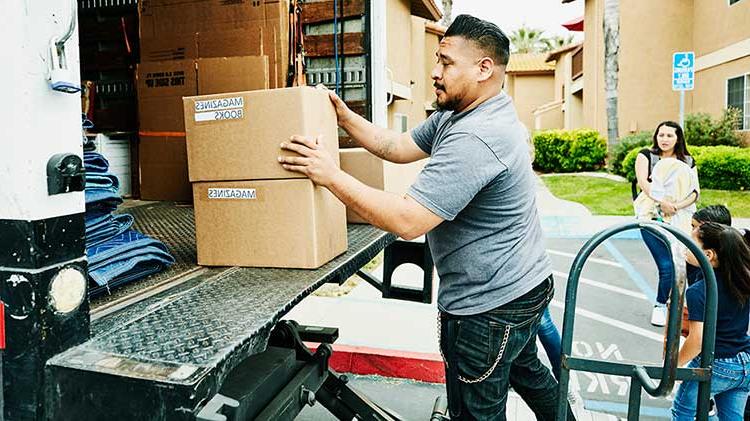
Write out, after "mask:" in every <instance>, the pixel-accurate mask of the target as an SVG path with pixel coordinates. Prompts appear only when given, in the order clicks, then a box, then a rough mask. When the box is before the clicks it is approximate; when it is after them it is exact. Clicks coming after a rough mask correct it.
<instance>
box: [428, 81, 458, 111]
mask: <svg viewBox="0 0 750 421" xmlns="http://www.w3.org/2000/svg"><path fill="white" fill-rule="evenodd" d="M432 86H434V87H435V88H438V89H440V90H441V91H443V92H444V93H445V97H446V99H445V101H444V102H443V103H442V104H441V103H440V102H439V101H438V99H437V97H436V98H435V102H433V103H432V106H433V107H434V108H435V110H437V111H454V110H455V109H456V108H457V107H458V103H459V101H460V100H459V98H457V97H449V96H448V92H447V91H446V90H445V87H444V86H442V85H437V84H433V85H432Z"/></svg>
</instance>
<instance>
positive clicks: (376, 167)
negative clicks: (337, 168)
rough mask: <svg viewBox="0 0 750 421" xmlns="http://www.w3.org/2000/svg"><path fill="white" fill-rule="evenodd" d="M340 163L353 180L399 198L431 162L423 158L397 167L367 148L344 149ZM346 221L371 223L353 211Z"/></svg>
mask: <svg viewBox="0 0 750 421" xmlns="http://www.w3.org/2000/svg"><path fill="white" fill-rule="evenodd" d="M340 160H341V169H342V170H343V171H344V172H346V173H348V174H350V175H351V176H352V177H354V178H356V179H357V180H359V181H361V182H362V183H364V184H367V185H368V186H370V187H373V188H376V189H378V190H384V191H387V192H390V193H396V194H398V195H404V194H406V191H407V190H408V189H409V187H410V186H411V185H412V184H413V183H414V181H415V180H416V179H417V175H418V174H419V172H420V171H421V170H422V168H424V166H425V164H426V163H427V160H426V159H423V160H420V161H416V162H412V163H409V164H394V163H392V162H388V161H384V160H382V159H380V158H378V157H377V156H375V155H373V154H371V153H370V152H367V150H366V149H364V148H350V149H341V151H340ZM346 219H347V221H348V222H350V223H353V224H364V223H367V221H365V220H364V219H362V217H361V216H359V215H357V213H356V212H354V211H353V210H351V209H349V208H347V209H346Z"/></svg>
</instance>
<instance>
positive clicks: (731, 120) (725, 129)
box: [685, 108, 742, 146]
mask: <svg viewBox="0 0 750 421" xmlns="http://www.w3.org/2000/svg"><path fill="white" fill-rule="evenodd" d="M740 115H741V114H740V110H738V109H736V108H728V109H726V110H724V112H723V113H722V115H721V117H719V118H718V119H714V118H712V117H711V116H710V115H709V114H705V113H697V114H688V115H687V117H685V141H686V142H687V144H688V146H719V145H727V146H741V145H742V138H741V137H740V135H739V134H738V133H737V132H736V130H737V122H738V121H739V119H740Z"/></svg>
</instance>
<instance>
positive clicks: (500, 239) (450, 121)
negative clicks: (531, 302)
mask: <svg viewBox="0 0 750 421" xmlns="http://www.w3.org/2000/svg"><path fill="white" fill-rule="evenodd" d="M411 135H412V138H413V139H414V141H415V142H416V144H417V145H418V146H419V147H420V148H421V149H422V150H423V151H425V152H426V153H428V154H429V155H430V160H429V162H428V163H427V165H426V166H425V167H424V169H423V170H422V172H421V173H420V174H419V176H418V177H417V180H416V181H415V183H414V185H412V186H411V187H410V188H409V191H408V194H409V196H411V197H412V198H414V199H415V200H416V201H417V202H419V203H420V204H422V205H423V206H424V207H426V208H428V209H430V210H431V211H432V212H434V213H435V214H436V215H438V216H440V217H441V218H443V219H445V222H443V223H441V224H440V225H438V226H437V227H435V228H434V229H433V230H432V231H430V232H429V233H427V239H428V241H429V243H430V248H431V250H432V258H433V260H434V261H435V266H436V267H437V271H438V274H439V275H440V288H439V291H438V306H439V308H440V309H441V310H442V311H446V312H449V313H452V314H455V315H472V314H478V313H482V312H485V311H487V310H491V309H493V308H495V307H498V306H501V305H503V304H506V303H508V302H510V301H513V300H514V299H516V298H518V297H520V296H522V295H524V294H525V293H527V292H529V291H531V290H532V289H534V287H536V286H537V285H539V284H540V283H541V282H542V281H544V280H545V279H546V278H547V277H548V276H550V274H551V273H552V269H551V266H550V261H549V258H548V257H547V254H546V252H545V248H544V239H543V236H542V227H541V225H540V223H539V215H538V213H537V209H536V202H535V190H536V184H535V183H536V179H535V177H534V173H533V171H532V169H531V162H530V161H531V160H530V158H529V149H528V145H527V143H526V141H527V137H528V133H527V131H526V129H525V127H524V126H523V125H522V124H521V122H520V121H519V120H518V116H517V115H516V111H515V108H514V107H513V103H512V101H511V99H510V97H508V95H506V94H505V93H501V94H499V95H497V96H495V97H493V98H490V99H489V100H487V101H485V102H483V103H482V104H480V105H479V106H478V107H476V108H474V109H473V110H469V111H466V112H462V113H458V114H454V113H453V112H451V111H444V112H436V113H434V114H433V115H431V116H430V118H428V119H427V120H426V121H425V122H424V123H422V124H421V125H420V126H419V127H417V128H415V129H414V130H413V131H412V134H411Z"/></svg>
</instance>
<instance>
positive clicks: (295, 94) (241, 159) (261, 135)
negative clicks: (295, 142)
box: [183, 87, 338, 182]
mask: <svg viewBox="0 0 750 421" xmlns="http://www.w3.org/2000/svg"><path fill="white" fill-rule="evenodd" d="M183 101H184V106H185V132H186V134H187V145H188V164H189V169H190V171H189V174H190V181H192V182H196V181H225V180H259V179H283V178H305V176H304V175H303V174H300V173H296V172H291V171H287V170H285V169H284V168H282V167H281V165H279V162H278V160H277V158H278V156H279V155H294V154H292V153H291V152H288V151H284V152H282V150H281V148H280V147H279V144H280V143H281V142H285V141H288V140H289V138H290V137H291V136H292V135H295V134H298V135H305V136H317V135H322V138H321V142H322V145H321V147H324V148H326V149H327V150H328V151H329V152H330V153H331V155H332V156H333V157H334V159H335V160H336V163H337V164H338V127H337V125H336V112H335V111H334V109H333V105H332V104H331V101H330V99H329V98H328V94H327V93H326V92H325V91H322V90H320V89H315V88H311V87H298V88H285V89H271V90H266V91H253V92H237V93H232V94H222V95H205V96H197V97H189V98H184V100H183Z"/></svg>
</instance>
